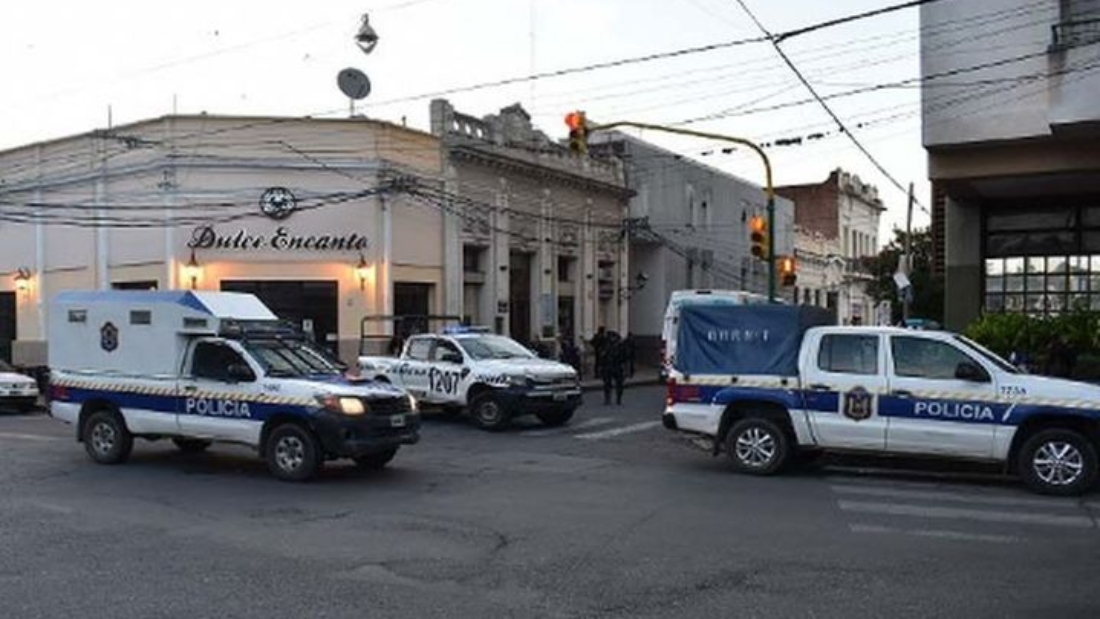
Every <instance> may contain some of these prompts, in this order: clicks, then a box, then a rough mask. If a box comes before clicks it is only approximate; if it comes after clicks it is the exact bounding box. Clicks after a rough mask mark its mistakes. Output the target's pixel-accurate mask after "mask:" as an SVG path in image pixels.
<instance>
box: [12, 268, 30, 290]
mask: <svg viewBox="0 0 1100 619" xmlns="http://www.w3.org/2000/svg"><path fill="white" fill-rule="evenodd" d="M30 288H31V270H30V269H28V268H27V267H19V270H18V271H16V272H15V289H16V290H18V291H19V292H23V293H26V292H27V291H28V290H30Z"/></svg>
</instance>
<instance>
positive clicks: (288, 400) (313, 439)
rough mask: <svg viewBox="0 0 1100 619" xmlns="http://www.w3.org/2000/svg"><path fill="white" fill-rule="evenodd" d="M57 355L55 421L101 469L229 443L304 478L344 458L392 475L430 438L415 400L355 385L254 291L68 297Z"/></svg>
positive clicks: (60, 308)
mask: <svg viewBox="0 0 1100 619" xmlns="http://www.w3.org/2000/svg"><path fill="white" fill-rule="evenodd" d="M48 345H49V352H48V354H49V364H50V378H51V380H50V415H51V416H53V417H54V418H55V419H59V420H61V421H63V422H65V423H68V424H71V425H73V426H74V427H75V429H76V438H77V440H78V441H81V442H83V443H84V448H85V450H86V451H87V452H88V455H89V456H90V457H91V458H92V459H93V460H95V461H96V462H99V463H102V464H116V463H120V462H123V461H125V460H126V459H127V457H128V456H129V455H130V450H131V448H132V446H133V439H134V438H143V439H149V440H158V439H171V440H172V441H173V442H174V443H175V444H176V445H177V446H178V447H179V448H180V450H182V451H185V452H197V451H202V450H204V449H206V448H207V447H208V446H209V445H210V444H211V443H212V442H215V441H222V442H230V443H239V444H243V445H247V446H249V447H252V448H254V449H256V450H257V451H258V452H259V454H260V456H261V457H263V458H264V459H265V460H267V464H268V467H269V468H270V470H271V472H272V473H273V474H274V475H275V476H276V477H278V478H280V479H284V480H288V481H302V480H305V479H308V478H310V477H312V476H313V475H314V474H315V473H316V472H317V471H318V470H319V469H320V468H321V466H322V465H323V464H324V462H325V461H326V460H331V459H336V458H351V459H353V460H354V461H355V462H356V463H357V464H358V465H359V466H361V467H363V468H370V469H377V468H382V467H384V466H385V465H386V464H387V463H388V462H389V461H390V460H391V459H392V458H393V457H394V455H395V454H396V453H397V450H398V448H399V447H400V446H401V445H408V444H412V443H415V442H417V440H418V439H419V438H420V435H419V426H420V418H419V415H418V413H417V411H416V403H415V401H414V400H413V399H412V398H411V397H410V396H409V395H408V394H407V393H406V392H405V391H403V390H401V389H399V388H397V387H394V386H392V385H386V384H382V383H377V382H373V381H369V380H360V379H357V378H353V377H349V376H346V375H344V373H343V372H342V370H341V369H340V368H339V367H337V366H336V365H335V364H334V363H333V362H332V361H331V360H330V358H329V357H328V356H327V355H326V354H325V353H323V352H321V351H320V350H318V349H316V348H314V347H313V345H312V344H311V343H310V342H308V341H306V340H305V339H304V338H303V337H302V334H301V333H300V332H298V331H296V330H294V329H293V328H291V327H288V326H287V325H286V324H285V323H282V322H280V321H279V320H278V319H277V318H276V316H275V315H274V314H273V313H271V311H270V310H269V309H268V308H267V307H266V306H265V305H264V304H263V303H261V302H260V300H259V299H257V298H256V297H254V296H252V295H249V294H239V293H230V292H183V291H170V292H138V291H113V290H112V291H88V292H83V291H79V292H78V291H73V292H63V293H61V294H59V295H57V297H56V298H55V299H54V301H53V304H52V305H51V307H50V331H49V341H48Z"/></svg>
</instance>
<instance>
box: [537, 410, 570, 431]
mask: <svg viewBox="0 0 1100 619" xmlns="http://www.w3.org/2000/svg"><path fill="white" fill-rule="evenodd" d="M576 410H577V409H575V408H563V409H560V410H556V411H543V412H540V413H535V416H536V417H538V418H539V421H541V422H542V424H543V425H546V426H550V427H551V428H553V427H555V426H560V425H564V424H565V423H566V422H568V421H569V420H570V419H572V418H573V413H574V412H576Z"/></svg>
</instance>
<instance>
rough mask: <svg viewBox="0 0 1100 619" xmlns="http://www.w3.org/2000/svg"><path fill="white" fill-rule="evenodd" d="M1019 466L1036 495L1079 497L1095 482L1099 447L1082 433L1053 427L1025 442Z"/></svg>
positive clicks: (1018, 468) (1026, 482) (1023, 476)
mask: <svg viewBox="0 0 1100 619" xmlns="http://www.w3.org/2000/svg"><path fill="white" fill-rule="evenodd" d="M1016 466H1017V470H1018V471H1019V473H1020V477H1021V478H1023V480H1024V483H1025V484H1027V485H1028V487H1030V488H1031V489H1032V490H1034V491H1035V492H1039V493H1041V494H1053V495H1058V496H1077V495H1080V494H1084V493H1085V492H1086V491H1088V489H1089V488H1091V487H1092V485H1093V483H1095V481H1096V447H1095V446H1094V445H1093V444H1092V443H1091V442H1089V440H1088V439H1087V438H1086V437H1085V436H1083V435H1082V434H1081V433H1080V432H1076V431H1074V430H1069V429H1064V428H1050V429H1048V430H1042V431H1040V432H1036V433H1035V434H1033V435H1032V436H1031V437H1029V438H1028V439H1027V441H1025V442H1024V444H1023V446H1022V447H1020V455H1019V457H1018V460H1017V463H1016Z"/></svg>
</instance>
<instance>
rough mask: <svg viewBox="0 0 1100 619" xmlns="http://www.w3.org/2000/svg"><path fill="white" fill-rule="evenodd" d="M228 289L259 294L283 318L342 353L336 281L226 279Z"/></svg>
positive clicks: (316, 339)
mask: <svg viewBox="0 0 1100 619" xmlns="http://www.w3.org/2000/svg"><path fill="white" fill-rule="evenodd" d="M221 288H222V290H223V291H225V292H247V293H250V294H254V295H256V297H258V298H259V299H260V300H261V301H263V302H264V305H266V306H267V307H268V308H269V309H270V310H271V311H272V312H274V313H275V315H276V316H278V317H279V318H280V319H282V320H287V321H290V322H293V323H294V324H296V325H297V326H298V327H299V328H301V329H302V330H303V331H305V332H306V335H309V336H311V337H312V338H313V341H314V342H316V343H317V344H318V345H320V346H324V347H325V348H327V349H328V350H330V351H332V353H333V354H334V355H336V354H339V350H338V347H339V339H340V328H339V324H340V323H339V315H338V312H339V290H338V287H337V283H336V282H334V281H266V280H260V281H249V280H225V281H222V284H221Z"/></svg>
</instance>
